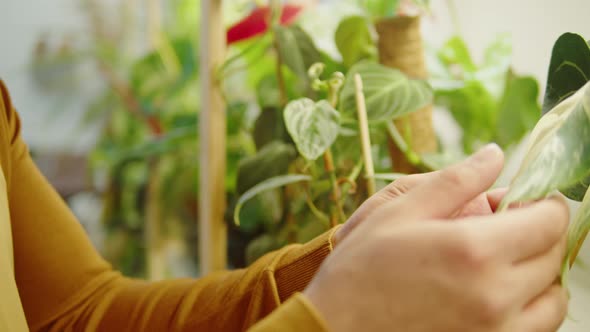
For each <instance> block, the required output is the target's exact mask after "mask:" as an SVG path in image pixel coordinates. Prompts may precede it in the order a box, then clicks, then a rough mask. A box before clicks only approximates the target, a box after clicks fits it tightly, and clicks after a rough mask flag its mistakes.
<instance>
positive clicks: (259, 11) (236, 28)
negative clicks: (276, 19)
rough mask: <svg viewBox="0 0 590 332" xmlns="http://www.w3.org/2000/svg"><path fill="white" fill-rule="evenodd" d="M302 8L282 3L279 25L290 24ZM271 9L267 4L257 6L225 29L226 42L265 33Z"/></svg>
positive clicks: (235, 41) (230, 42) (233, 41)
mask: <svg viewBox="0 0 590 332" xmlns="http://www.w3.org/2000/svg"><path fill="white" fill-rule="evenodd" d="M302 9H303V8H302V7H300V6H296V5H284V6H283V8H282V13H281V25H290V24H291V23H293V21H295V19H296V18H297V16H299V14H300V13H301V10H302ZM270 18H271V9H270V7H269V6H264V7H258V8H256V9H254V10H253V11H252V13H250V15H248V16H247V17H245V18H244V19H243V20H241V21H239V22H238V23H236V24H234V25H233V26H231V27H230V28H229V29H228V30H227V44H228V45H231V44H233V43H237V42H239V41H242V40H245V39H249V38H252V37H255V36H258V35H261V34H263V33H265V32H266V31H267V30H268V27H269V21H270Z"/></svg>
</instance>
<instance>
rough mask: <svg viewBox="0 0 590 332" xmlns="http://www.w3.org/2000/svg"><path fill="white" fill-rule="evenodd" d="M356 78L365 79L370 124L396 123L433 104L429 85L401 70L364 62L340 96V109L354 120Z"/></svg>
mask: <svg viewBox="0 0 590 332" xmlns="http://www.w3.org/2000/svg"><path fill="white" fill-rule="evenodd" d="M355 74H360V75H361V77H362V78H363V92H364V93H365V100H366V104H367V117H368V119H369V121H370V122H378V121H388V120H391V119H395V118H398V117H400V116H402V115H405V114H408V113H411V112H413V111H416V110H418V109H420V108H422V107H424V106H425V105H427V104H429V103H430V102H432V89H431V88H430V86H429V85H428V83H426V82H425V81H421V80H411V79H409V78H408V77H407V76H406V75H404V74H403V73H402V72H401V71H399V70H396V69H392V68H388V67H385V66H382V65H380V64H377V63H372V62H367V61H363V62H360V63H358V64H356V65H354V66H353V67H352V68H351V69H350V71H349V72H348V74H347V76H346V81H345V83H344V87H343V88H342V92H341V94H340V108H341V110H342V112H343V113H345V114H347V115H349V116H350V117H351V118H352V117H356V96H355V83H354V75H355Z"/></svg>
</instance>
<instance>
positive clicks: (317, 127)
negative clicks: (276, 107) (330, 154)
mask: <svg viewBox="0 0 590 332" xmlns="http://www.w3.org/2000/svg"><path fill="white" fill-rule="evenodd" d="M283 116H284V119H285V125H286V126H287V131H288V132H289V134H290V135H291V138H293V141H294V142H295V145H296V146H297V150H298V151H299V153H300V154H301V155H302V156H303V157H304V158H305V159H307V160H316V159H317V158H318V157H319V156H321V155H322V154H324V152H326V150H328V149H329V148H330V146H331V145H332V144H333V143H334V141H336V138H337V137H338V132H339V131H340V114H339V113H338V111H336V110H335V109H334V108H333V107H332V105H330V103H328V102H327V101H325V100H320V101H319V102H317V103H314V102H313V100H311V99H308V98H302V99H298V100H294V101H292V102H290V103H289V104H288V105H287V107H286V108H285V112H284V114H283Z"/></svg>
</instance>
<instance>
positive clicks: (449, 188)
mask: <svg viewBox="0 0 590 332" xmlns="http://www.w3.org/2000/svg"><path fill="white" fill-rule="evenodd" d="M503 165H504V155H503V153H502V150H501V149H500V148H499V147H498V146H497V145H496V144H490V145H487V146H486V147H484V148H483V149H481V150H480V151H479V152H477V153H475V154H474V155H472V156H471V157H469V158H467V159H466V160H465V161H463V162H460V163H458V164H456V165H454V166H451V167H449V168H446V169H444V170H441V171H438V172H436V173H433V174H432V175H433V176H432V177H431V178H430V179H429V180H428V181H426V182H424V183H422V184H420V185H418V186H417V187H416V188H414V189H412V190H410V191H409V192H408V193H407V194H406V195H404V196H403V197H402V198H400V200H398V201H397V204H399V206H402V207H403V209H399V206H396V207H392V209H394V210H397V213H398V214H403V217H405V218H441V219H444V218H448V217H449V216H451V215H452V214H453V213H455V212H456V211H457V210H459V209H460V208H462V207H463V206H464V205H465V204H467V203H468V202H470V201H472V200H473V199H474V198H476V197H477V196H478V195H480V194H481V193H483V192H485V191H486V190H488V189H489V188H490V187H491V186H492V184H494V182H495V181H496V179H497V178H498V175H499V174H500V171H501V170H502V167H503ZM402 201H403V202H402ZM397 204H396V205H397ZM392 212H393V211H392Z"/></svg>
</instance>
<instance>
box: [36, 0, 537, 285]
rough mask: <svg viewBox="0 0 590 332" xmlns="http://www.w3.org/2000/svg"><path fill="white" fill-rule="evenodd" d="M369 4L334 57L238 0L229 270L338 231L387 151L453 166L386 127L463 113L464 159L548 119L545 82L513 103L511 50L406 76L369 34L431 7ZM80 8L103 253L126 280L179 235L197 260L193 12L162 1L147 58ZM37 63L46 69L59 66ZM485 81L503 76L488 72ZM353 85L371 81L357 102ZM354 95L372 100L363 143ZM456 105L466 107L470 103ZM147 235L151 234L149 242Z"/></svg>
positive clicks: (192, 2)
mask: <svg viewBox="0 0 590 332" xmlns="http://www.w3.org/2000/svg"><path fill="white" fill-rule="evenodd" d="M130 3H131V2H130ZM228 3H229V2H228ZM355 3H359V2H356V1H355ZM360 3H362V6H361V7H360V8H359V10H358V11H357V13H358V14H356V15H352V16H343V17H341V18H340V21H339V23H338V25H337V27H336V29H335V31H334V36H333V40H332V41H331V42H332V43H334V44H335V46H336V47H335V48H336V49H337V50H338V53H337V54H331V53H328V52H327V51H325V50H323V49H321V48H320V47H319V46H318V45H321V44H322V43H321V41H320V40H319V37H318V36H316V35H315V34H313V33H310V32H309V31H307V30H305V29H304V26H305V25H304V24H300V23H302V20H304V19H305V15H304V14H305V12H306V8H304V7H301V6H298V5H295V4H280V3H279V2H274V1H271V2H265V1H259V2H257V3H256V4H255V3H254V2H253V1H252V2H248V1H241V2H240V3H239V6H238V5H236V6H238V7H240V10H235V11H232V12H231V13H230V14H231V15H230V16H232V17H236V18H237V19H236V22H232V24H231V25H230V26H229V27H228V30H227V37H226V38H227V41H228V44H229V52H228V55H227V58H226V59H225V61H224V63H223V64H222V65H221V66H220V67H219V68H218V70H217V73H216V74H217V78H218V80H219V82H220V84H222V87H223V92H224V96H225V99H226V102H227V105H228V107H227V110H226V111H227V114H228V123H227V136H228V140H227V142H228V143H227V150H226V151H225V153H226V155H227V174H226V183H225V189H226V193H227V197H228V204H227V205H228V207H227V213H226V221H227V223H228V225H229V241H228V243H229V256H230V262H231V266H233V267H241V266H244V265H246V264H247V263H249V262H251V261H253V260H254V259H256V258H257V257H259V256H261V255H263V254H264V253H266V252H268V251H270V250H273V249H277V248H280V247H281V246H283V245H285V244H288V243H292V242H304V241H307V240H310V239H312V238H313V237H315V236H316V235H318V234H320V233H321V232H323V231H325V230H326V229H327V228H328V227H330V226H331V225H334V224H337V223H340V222H343V221H345V220H346V218H347V216H348V215H350V214H351V213H352V212H353V211H354V210H355V209H356V208H357V207H358V206H359V205H360V204H361V203H362V202H363V201H364V200H365V199H366V197H367V196H368V195H370V194H371V193H372V192H373V187H375V184H376V187H377V188H378V187H380V186H382V185H385V184H387V183H388V182H389V181H392V180H394V179H396V178H397V177H399V176H400V174H396V173H392V161H391V158H390V151H389V148H388V140H392V141H394V142H395V144H396V146H398V147H399V148H400V150H401V151H402V152H403V154H404V155H405V157H406V158H407V159H408V160H410V161H411V163H412V164H414V165H416V167H417V168H418V169H420V170H422V171H428V170H433V169H437V168H439V167H441V166H443V165H444V164H446V163H448V162H449V158H448V157H447V156H448V155H449V151H447V150H446V148H444V147H442V146H441V148H440V150H439V151H436V152H435V153H434V154H430V155H421V154H420V153H417V152H415V151H413V150H412V147H411V144H408V143H409V142H408V137H405V136H404V135H403V133H400V132H398V131H397V129H396V128H395V126H392V120H393V119H396V118H399V117H402V116H405V115H408V114H413V113H414V112H415V111H416V110H417V109H419V108H421V107H422V106H424V105H426V104H429V103H431V102H432V101H433V100H434V101H435V102H436V103H438V104H439V105H441V106H443V107H447V108H448V109H449V110H450V112H451V114H452V115H453V116H454V117H455V119H456V120H457V122H458V123H459V125H460V126H461V129H462V131H463V142H464V144H463V145H464V151H465V152H470V151H471V150H473V149H475V148H476V147H477V145H479V144H482V143H485V142H484V141H483V140H482V141H476V140H475V139H474V138H473V137H474V135H473V133H475V132H477V131H478V130H481V128H484V127H485V128H486V129H485V132H488V133H489V134H486V135H485V140H498V141H499V142H500V143H501V145H502V147H504V148H508V147H510V146H511V145H512V144H514V143H516V142H517V141H518V140H519V139H520V138H521V137H523V136H524V134H525V133H526V132H527V131H528V130H529V129H530V128H531V127H532V125H533V124H534V123H535V122H536V119H538V117H539V115H540V111H539V109H540V107H539V106H538V105H537V103H536V97H537V94H536V93H537V91H536V90H535V89H538V88H537V87H536V82H534V81H532V80H531V79H528V78H526V80H525V81H526V82H527V83H526V84H522V85H525V86H526V87H527V89H526V91H527V93H515V94H512V95H508V94H509V92H510V91H516V90H518V89H515V88H514V86H512V85H511V86H510V87H509V88H506V87H507V86H508V85H509V84H510V83H509V82H519V79H521V77H520V76H517V75H516V74H514V73H513V72H512V71H511V70H510V52H511V49H510V47H509V44H508V43H507V42H506V41H505V40H504V41H502V42H501V43H494V44H493V45H491V46H490V50H489V51H488V53H489V56H486V60H485V61H484V64H481V65H479V66H476V65H475V64H474V61H473V60H472V59H471V57H470V55H469V52H468V51H467V46H466V45H465V43H464V42H463V41H462V40H461V39H460V38H458V37H456V38H454V39H452V40H451V41H449V42H448V43H447V44H445V45H444V46H443V47H442V48H441V49H440V50H437V51H436V52H434V53H433V55H434V59H435V60H436V61H433V63H436V65H432V66H430V68H429V69H430V71H431V72H432V73H433V75H432V78H431V79H430V80H428V81H427V80H425V79H422V80H417V79H412V78H410V77H408V76H406V75H404V74H403V73H402V72H400V71H398V70H396V69H392V68H387V67H384V66H382V65H380V64H378V60H379V59H378V47H377V41H376V38H375V36H376V32H375V24H376V22H377V21H379V20H382V19H387V18H391V17H396V16H399V15H413V14H412V13H414V12H416V10H418V12H419V13H423V12H427V9H428V7H427V2H424V1H399V2H397V1H389V0H367V1H362V2H360ZM87 4H88V5H89V6H90V7H89V8H88V11H87V14H89V18H90V19H89V22H90V23H91V27H92V29H91V31H93V34H92V35H91V37H92V41H93V42H92V43H91V46H90V47H81V48H80V49H76V50H74V52H75V53H74V55H75V56H73V57H72V59H75V60H74V61H70V60H68V61H70V62H69V65H76V64H77V63H78V61H80V60H79V59H84V61H86V60H90V61H91V62H92V63H93V64H95V65H96V66H97V68H98V71H99V74H100V76H99V77H100V78H101V81H103V82H104V83H105V85H104V88H103V90H101V93H100V94H99V96H98V97H97V98H96V99H95V100H93V102H92V103H91V104H90V105H89V107H88V111H87V113H86V114H87V118H88V121H97V120H98V119H101V120H102V121H104V122H105V126H104V130H103V133H102V136H101V139H100V141H99V143H98V144H97V146H96V147H95V149H94V151H93V152H92V154H91V156H92V161H93V170H94V171H95V173H96V174H104V175H106V179H107V181H106V186H105V190H104V192H103V195H104V199H105V212H104V222H105V225H106V229H107V233H108V237H109V240H108V241H107V243H108V246H107V253H106V254H107V257H108V258H109V259H110V260H111V261H113V262H114V263H115V265H116V266H117V268H119V269H122V270H123V271H124V272H125V273H126V274H129V275H136V276H146V275H148V276H149V270H147V265H149V264H147V261H148V260H149V257H150V255H151V253H153V252H156V253H157V252H158V251H157V250H155V251H154V249H157V248H166V247H167V246H168V244H173V245H177V244H178V243H179V240H180V241H181V242H184V243H186V244H187V245H188V246H189V250H188V251H189V252H190V253H193V254H196V250H197V249H196V248H197V246H196V236H195V235H196V234H195V231H194V230H195V229H196V227H195V225H194V220H195V219H196V216H197V213H196V209H198V206H196V195H197V190H196V188H197V185H198V182H197V181H198V177H197V172H198V169H199V165H198V160H197V154H198V151H197V149H198V142H197V140H198V137H197V127H198V126H197V124H198V113H199V110H198V108H199V96H198V87H199V81H198V73H199V68H198V54H199V52H198V49H199V43H198V40H197V39H196V38H195V36H197V35H198V4H199V2H198V1H196V0H175V1H168V2H166V5H165V6H164V12H165V13H166V15H163V17H170V18H171V19H169V20H164V19H163V21H162V22H161V23H162V24H155V26H161V29H160V30H158V29H152V31H156V33H155V35H153V36H152V37H151V38H150V40H152V41H153V43H152V44H151V45H150V46H149V47H148V49H147V51H146V52H140V55H138V52H135V51H133V50H130V49H129V48H128V47H126V45H128V44H129V43H128V41H129V40H130V38H131V36H132V35H133V33H132V31H129V29H130V27H132V26H133V22H131V21H129V20H130V19H129V17H130V16H129V15H122V16H121V19H120V22H119V21H118V20H116V21H117V22H118V24H111V25H106V23H105V22H106V17H107V16H108V14H107V13H103V14H101V13H102V12H103V11H102V10H101V8H102V6H101V5H100V3H99V2H97V1H88V2H87ZM120 12H121V13H128V14H129V13H131V12H133V10H132V9H129V8H127V9H125V8H122V10H121V11H120ZM148 23H149V22H148ZM507 45H508V46H507ZM39 63H40V64H42V66H40V67H36V69H34V70H35V72H36V73H37V74H39V73H41V74H43V73H47V72H48V71H47V70H46V69H47V68H53V69H55V68H56V67H58V68H61V66H63V63H62V62H60V63H59V64H58V65H55V66H54V65H52V64H54V63H53V62H51V61H49V62H48V61H40V62H39ZM41 68H42V69H43V70H40V69H41ZM38 69H39V71H37V70H38ZM434 69H437V70H434ZM457 69H460V70H457ZM53 72H55V71H53ZM489 72H494V73H499V74H498V75H496V76H494V75H486V73H489ZM458 73H459V74H458ZM357 74H358V75H359V76H360V78H361V81H362V83H363V84H362V85H363V88H362V89H361V90H360V91H359V89H358V88H357V84H356V83H357V82H356V80H355V77H356V75H357ZM490 76H493V77H495V79H489V77H490ZM498 77H499V78H498ZM46 78H47V77H45V76H44V77H42V78H41V79H46ZM52 78H53V79H55V77H53V76H52ZM474 86H476V87H475V88H474ZM68 89H69V88H68ZM482 90H484V91H488V90H489V91H490V92H486V93H488V94H490V95H492V97H490V98H487V97H486V98H485V99H486V100H488V99H490V100H492V102H490V103H489V105H487V104H486V105H484V106H486V108H485V111H482V110H481V109H482V105H481V104H480V103H478V102H477V96H478V95H479V94H480V92H481V91H482ZM68 92H69V93H71V91H69V90H68ZM359 92H362V94H363V96H364V99H365V104H366V115H367V125H366V128H365V129H367V132H368V135H365V136H364V137H363V135H362V131H363V130H362V128H363V126H362V125H361V123H360V122H359V120H358V119H359V113H358V94H359ZM461 98H468V99H469V100H470V102H467V103H465V104H466V105H461V103H460V102H459V101H460V100H461ZM490 105H491V106H490ZM499 105H502V106H499ZM521 105H525V106H526V108H527V112H528V113H527V114H528V115H527V116H522V117H518V118H512V119H514V120H513V121H512V123H509V124H510V125H511V126H509V127H506V128H505V126H500V125H499V123H501V122H502V121H501V120H494V119H499V118H501V117H503V116H506V117H507V116H509V115H510V116H511V115H513V114H512V113H509V112H508V111H510V110H516V109H521V108H523V106H521ZM502 112H505V114H504V113H502ZM514 112H515V113H516V114H518V112H516V111H514ZM535 112H536V113H535ZM500 114H504V115H502V116H501V115H500ZM531 118H532V119H533V120H532V121H531ZM490 119H492V120H490ZM499 130H504V131H506V132H507V133H506V135H504V134H502V135H500V134H498V133H497V131H499ZM482 132H483V131H482ZM367 136H368V137H367ZM500 136H502V137H504V136H506V137H511V138H509V139H502V140H500V139H499V137H500ZM367 138H368V143H369V144H365V143H367ZM364 146H365V147H366V146H368V149H367V148H363V147H364ZM220 153H223V152H221V151H220ZM368 157H370V159H371V164H372V165H373V167H371V168H372V169H371V170H370V172H368V167H367V164H368V163H367V161H368V159H369V158H368ZM154 225H156V227H157V228H156V229H157V230H159V231H158V232H156V234H157V235H158V236H156V237H155V238H152V237H148V236H146V233H148V232H147V231H146V230H148V229H154V228H153V226H154ZM152 234H153V233H152ZM154 243H155V244H154ZM163 252H166V251H165V250H164V251H163ZM161 253H162V252H160V254H161ZM138 257H140V258H142V259H138ZM144 257H145V259H143V258H144ZM193 258H196V255H194V257H193ZM171 274H172V273H169V274H168V275H171Z"/></svg>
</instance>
